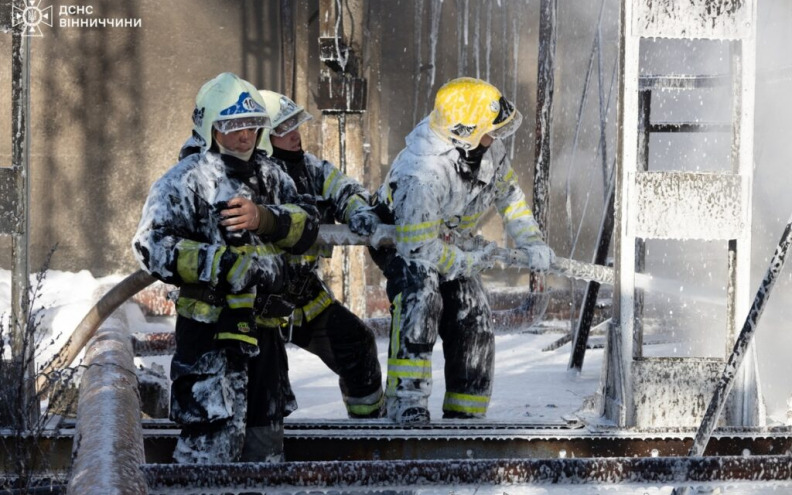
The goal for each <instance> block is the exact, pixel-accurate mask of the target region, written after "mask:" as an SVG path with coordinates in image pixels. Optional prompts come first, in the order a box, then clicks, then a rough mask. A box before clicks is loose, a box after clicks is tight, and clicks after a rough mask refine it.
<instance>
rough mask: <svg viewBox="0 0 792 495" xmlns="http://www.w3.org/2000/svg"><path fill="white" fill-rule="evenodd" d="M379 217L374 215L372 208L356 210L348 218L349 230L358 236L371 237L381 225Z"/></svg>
mask: <svg viewBox="0 0 792 495" xmlns="http://www.w3.org/2000/svg"><path fill="white" fill-rule="evenodd" d="M381 223H382V221H381V220H380V217H379V216H378V215H377V214H376V213H374V207H372V206H366V207H363V208H358V209H357V210H355V212H354V213H352V215H351V216H350V217H349V230H351V231H352V232H354V233H355V234H358V235H371V234H373V233H374V231H375V230H377V225H379V224H381Z"/></svg>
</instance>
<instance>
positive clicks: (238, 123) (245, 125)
mask: <svg viewBox="0 0 792 495" xmlns="http://www.w3.org/2000/svg"><path fill="white" fill-rule="evenodd" d="M213 126H214V128H215V129H217V130H218V131H220V132H222V133H223V134H228V133H229V132H234V131H241V130H242V129H261V128H263V127H267V128H269V127H271V126H272V124H271V123H270V119H269V117H267V116H258V117H241V118H238V119H226V120H215V121H214V124H213Z"/></svg>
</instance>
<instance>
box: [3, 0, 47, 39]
mask: <svg viewBox="0 0 792 495" xmlns="http://www.w3.org/2000/svg"><path fill="white" fill-rule="evenodd" d="M40 4H41V0H25V1H24V2H22V5H23V6H22V7H20V6H19V5H17V2H16V1H15V2H14V8H13V11H12V13H11V25H12V26H14V27H16V26H18V25H20V24H22V27H23V29H22V35H23V36H32V37H37V38H40V37H43V36H44V34H43V33H42V32H41V28H40V27H39V24H45V25H47V26H49V27H52V5H50V6H49V7H46V8H44V9H42V8H40V7H39V5H40Z"/></svg>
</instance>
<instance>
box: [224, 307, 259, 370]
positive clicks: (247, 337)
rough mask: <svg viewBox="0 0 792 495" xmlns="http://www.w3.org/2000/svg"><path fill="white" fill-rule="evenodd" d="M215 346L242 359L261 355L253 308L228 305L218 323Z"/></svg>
mask: <svg viewBox="0 0 792 495" xmlns="http://www.w3.org/2000/svg"><path fill="white" fill-rule="evenodd" d="M216 328H217V332H216V333H215V344H216V345H217V346H218V347H220V348H221V349H225V350H226V353H227V354H229V355H231V356H235V357H240V358H251V357H254V356H257V355H258V353H259V346H258V339H259V333H260V331H259V329H258V327H257V326H256V316H255V312H254V311H253V308H252V306H251V307H232V306H230V305H226V307H225V308H223V310H222V311H221V312H220V317H219V318H218V320H217V323H216Z"/></svg>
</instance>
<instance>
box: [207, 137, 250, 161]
mask: <svg viewBox="0 0 792 495" xmlns="http://www.w3.org/2000/svg"><path fill="white" fill-rule="evenodd" d="M215 144H217V149H219V150H220V154H221V155H229V156H233V157H234V158H239V159H240V160H242V161H244V162H246V161H248V160H250V157H251V156H253V152H254V151H256V147H255V146H253V147H252V148H250V150H249V151H245V152H239V151H233V150H230V149H228V148H226V147H225V146H223V145H222V144H220V143H218V142H217V141H215Z"/></svg>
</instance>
